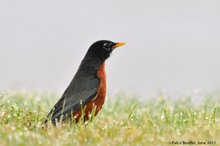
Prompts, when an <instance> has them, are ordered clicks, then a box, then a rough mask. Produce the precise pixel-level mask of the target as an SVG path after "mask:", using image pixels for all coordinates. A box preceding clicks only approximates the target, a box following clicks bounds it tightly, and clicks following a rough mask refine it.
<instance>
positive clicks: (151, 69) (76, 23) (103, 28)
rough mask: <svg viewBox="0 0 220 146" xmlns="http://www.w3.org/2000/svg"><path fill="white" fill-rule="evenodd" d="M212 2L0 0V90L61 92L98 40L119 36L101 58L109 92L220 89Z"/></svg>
mask: <svg viewBox="0 0 220 146" xmlns="http://www.w3.org/2000/svg"><path fill="white" fill-rule="evenodd" d="M219 8H220V1H219V0H212V1H207V0H193V1H192V0H179V1H176V0H166V1H164V0H158V1H153V0H137V1H134V0H133V1H132V0H131V1H127V0H112V1H103V0H93V1H75V0H65V1H61V0H38V1H30V0H19V1H15V0H1V1H0V91H7V90H19V89H26V90H34V91H52V92H58V93H62V92H63V91H64V90H65V88H66V87H67V86H68V84H69V83H70V81H71V80H72V78H73V76H74V74H75V72H76V70H77V68H78V66H79V64H80V62H81V60H82V58H83V57H84V55H85V53H86V51H87V49H88V48H89V46H90V45H91V44H92V43H93V42H95V41H97V40H101V39H108V40H112V41H124V42H126V45H125V46H123V47H120V48H119V49H117V50H116V51H114V52H113V54H112V56H111V58H110V59H109V60H107V62H106V70H107V79H108V81H107V83H108V91H109V93H116V92H118V91H125V92H126V93H128V94H138V95H141V96H143V97H147V96H148V95H151V94H154V93H157V92H158V91H164V92H167V93H169V94H172V95H183V94H186V93H200V92H208V91H209V90H213V89H219V85H220V65H219V63H220V57H219V55H220V49H219V48H220V27H219V26H220V9H219Z"/></svg>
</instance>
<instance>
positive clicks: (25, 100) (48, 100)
mask: <svg viewBox="0 0 220 146" xmlns="http://www.w3.org/2000/svg"><path fill="white" fill-rule="evenodd" d="M214 96H217V95H213V94H210V95H209V96H207V97H206V98H204V100H202V101H200V103H194V102H193V101H192V99H191V98H190V97H188V98H181V99H179V100H175V101H174V100H170V99H169V98H167V97H164V96H158V97H157V98H155V99H150V100H146V101H141V102H140V101H139V100H138V97H135V98H129V97H126V96H125V95H123V94H119V95H115V97H114V99H117V100H112V99H113V97H108V100H107V101H106V103H105V104H104V107H103V109H102V110H101V112H100V113H99V114H98V116H97V117H95V118H94V119H93V120H91V121H89V122H88V123H79V124H77V125H76V124H72V125H71V124H67V125H65V126H61V125H60V126H58V127H54V126H53V125H52V124H51V123H50V124H49V125H48V127H47V128H44V129H42V127H41V124H42V122H43V121H44V118H45V117H46V115H47V113H48V112H49V110H50V109H51V108H52V106H53V105H54V103H55V102H56V101H57V99H58V98H59V97H58V96H57V95H56V94H46V93H44V94H40V93H34V92H31V93H28V92H9V93H4V94H1V95H0V145H13V146H14V145H18V146H19V145H20V146H25V145H27V146H30V145H31V146H32V145H42V146H50V145H53V146H58V145H74V146H75V145H76V146H84V145H88V146H96V145H100V146H103V145H105V146H109V145H112V146H124V145H125V146H136V145H143V146H148V145H149V146H166V145H194V142H195V143H196V144H198V141H199V142H201V143H202V142H206V144H204V143H203V144H201V145H220V97H219V96H217V97H216V98H215V99H214V98H213V97H214ZM208 143H209V144H208Z"/></svg>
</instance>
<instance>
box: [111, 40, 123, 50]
mask: <svg viewBox="0 0 220 146" xmlns="http://www.w3.org/2000/svg"><path fill="white" fill-rule="evenodd" d="M124 44H125V42H117V43H115V45H114V46H113V49H115V48H117V47H120V46H123V45H124Z"/></svg>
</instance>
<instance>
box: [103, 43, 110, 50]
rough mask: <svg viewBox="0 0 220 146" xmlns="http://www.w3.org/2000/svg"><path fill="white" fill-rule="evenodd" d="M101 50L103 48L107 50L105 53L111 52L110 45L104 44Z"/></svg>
mask: <svg viewBox="0 0 220 146" xmlns="http://www.w3.org/2000/svg"><path fill="white" fill-rule="evenodd" d="M103 48H104V49H105V50H107V51H110V50H111V48H110V44H108V43H104V44H103Z"/></svg>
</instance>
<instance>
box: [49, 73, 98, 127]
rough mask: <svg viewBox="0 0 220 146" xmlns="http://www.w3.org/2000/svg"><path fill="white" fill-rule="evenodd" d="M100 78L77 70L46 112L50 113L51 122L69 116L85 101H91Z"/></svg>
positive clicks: (95, 93)
mask: <svg viewBox="0 0 220 146" xmlns="http://www.w3.org/2000/svg"><path fill="white" fill-rule="evenodd" d="M99 84H100V79H99V78H98V77H97V76H95V75H84V74H80V72H78V73H77V74H76V75H75V77H74V78H73V80H72V82H71V83H70V85H69V86H68V88H67V89H66V91H65V92H64V93H63V95H62V97H61V98H60V100H59V101H58V102H57V103H56V104H55V106H54V107H53V109H52V110H51V111H50V113H49V114H48V117H50V116H51V115H52V116H51V121H52V122H53V124H55V123H56V121H60V118H61V116H62V120H64V119H67V118H71V116H72V115H71V114H72V113H74V112H76V111H78V110H80V109H81V107H82V106H84V105H85V104H86V103H87V102H89V101H91V100H92V99H93V98H94V97H95V96H96V95H97V92H98V87H99Z"/></svg>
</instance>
